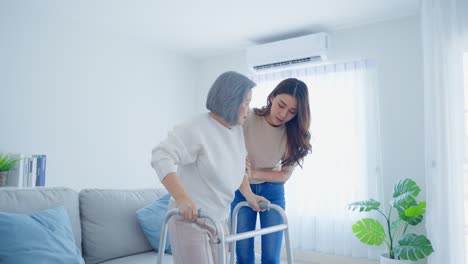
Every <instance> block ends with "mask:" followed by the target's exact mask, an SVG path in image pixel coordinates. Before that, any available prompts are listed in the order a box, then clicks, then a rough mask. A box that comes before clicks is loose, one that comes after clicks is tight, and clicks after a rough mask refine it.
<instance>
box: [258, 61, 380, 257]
mask: <svg viewBox="0 0 468 264" xmlns="http://www.w3.org/2000/svg"><path fill="white" fill-rule="evenodd" d="M374 72H375V70H374V66H373V65H372V63H370V62H369V61H365V60H364V61H356V62H349V63H340V64H333V65H323V66H318V67H312V68H307V69H297V70H288V71H282V72H279V73H270V74H263V75H256V76H252V78H253V79H254V81H256V82H257V84H258V86H257V88H255V89H254V90H253V100H252V105H253V106H254V107H259V106H263V105H265V103H266V98H267V95H268V94H269V93H270V92H271V90H272V89H273V88H274V87H275V86H276V85H277V84H278V83H279V81H281V80H283V79H285V78H288V77H295V78H298V79H300V80H302V81H304V82H305V83H306V84H307V86H308V87H309V97H310V108H311V133H312V154H310V155H309V156H308V157H307V158H306V159H305V162H304V168H303V169H300V168H299V167H298V168H296V170H295V171H294V173H293V175H292V177H291V178H290V180H289V181H288V182H287V184H286V211H287V213H288V217H289V222H290V226H291V239H292V244H293V246H294V247H295V248H298V249H301V250H313V251H318V252H322V253H325V254H333V255H342V256H355V257H370V258H375V257H377V255H378V250H377V249H375V248H371V247H368V246H365V245H363V244H362V243H360V242H359V241H358V240H357V239H356V238H355V237H354V235H353V234H352V230H351V226H352V224H353V223H354V220H356V219H355V218H354V216H353V215H354V214H350V213H349V212H348V211H347V208H346V205H347V204H348V203H350V202H353V201H356V200H361V199H367V198H369V197H372V198H374V199H380V198H381V197H380V193H381V192H380V190H381V186H380V182H381V181H380V178H379V177H380V175H379V171H380V169H381V168H380V140H379V131H378V128H379V123H378V113H379V111H378V109H379V108H378V103H377V102H378V96H377V91H376V86H375V81H374V80H375V76H374V74H375V73H374ZM370 250H371V251H372V252H371V251H370Z"/></svg>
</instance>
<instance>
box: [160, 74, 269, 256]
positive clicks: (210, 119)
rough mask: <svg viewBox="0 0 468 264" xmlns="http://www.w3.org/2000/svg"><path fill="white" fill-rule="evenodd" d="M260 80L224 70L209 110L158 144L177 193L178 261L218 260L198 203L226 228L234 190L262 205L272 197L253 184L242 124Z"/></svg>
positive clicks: (173, 229) (165, 179) (174, 234)
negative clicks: (253, 91)
mask: <svg viewBox="0 0 468 264" xmlns="http://www.w3.org/2000/svg"><path fill="white" fill-rule="evenodd" d="M254 86H255V83H254V82H252V81H251V80H250V79H248V78H247V77H245V76H243V75H241V74H239V73H236V72H225V73H223V74H221V75H220V76H219V77H218V78H217V79H216V81H215V82H214V83H213V85H212V87H211V89H210V91H209V93H208V98H207V101H206V107H207V108H208V110H209V112H208V113H203V114H200V115H198V116H195V117H193V118H192V119H191V120H188V121H187V122H185V123H183V124H181V125H179V126H176V127H175V128H174V129H173V131H172V132H170V133H169V136H168V137H167V138H166V139H165V140H164V141H163V142H161V143H160V144H159V145H158V146H157V147H156V148H154V150H153V156H152V161H151V164H152V166H153V168H154V169H155V170H156V173H157V174H158V176H159V178H160V179H161V182H162V184H163V185H164V186H165V187H166V189H167V190H168V191H169V192H170V193H171V194H172V197H173V199H172V200H171V203H170V205H169V208H174V207H177V208H179V210H180V212H181V215H180V216H175V217H172V218H171V221H170V222H169V234H170V238H171V243H172V252H173V255H174V263H176V264H184V263H207V264H208V263H217V248H216V235H217V234H215V228H214V226H213V225H212V224H211V223H210V222H209V221H207V220H206V219H198V209H199V208H201V209H202V210H204V212H206V213H207V214H210V215H212V216H213V217H214V218H215V219H219V220H220V221H221V222H222V224H223V225H224V226H225V229H226V230H227V223H228V219H229V206H230V203H231V201H232V200H233V198H234V192H235V191H236V190H237V189H238V188H239V191H240V192H241V193H242V194H243V195H244V197H245V198H246V200H247V201H248V202H250V203H251V204H252V205H254V209H255V210H257V211H258V210H260V208H258V206H257V203H258V202H260V201H264V202H268V201H267V200H266V199H265V198H263V197H261V196H258V195H255V194H254V193H253V192H252V190H251V189H250V185H249V181H248V176H247V174H246V172H247V171H248V168H246V163H245V160H246V157H247V151H246V148H245V144H244V134H243V130H242V125H243V123H244V122H245V120H246V118H247V116H248V113H249V104H250V100H251V97H252V91H251V90H252V88H253V87H254Z"/></svg>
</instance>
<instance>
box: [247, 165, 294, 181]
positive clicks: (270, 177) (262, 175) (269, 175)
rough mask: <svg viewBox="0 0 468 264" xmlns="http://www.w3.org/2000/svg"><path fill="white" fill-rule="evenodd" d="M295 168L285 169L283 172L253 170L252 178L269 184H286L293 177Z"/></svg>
mask: <svg viewBox="0 0 468 264" xmlns="http://www.w3.org/2000/svg"><path fill="white" fill-rule="evenodd" d="M293 170H294V167H284V168H282V169H281V170H274V169H273V170H271V169H264V170H262V169H260V170H252V174H251V178H253V179H255V180H260V181H267V182H286V181H287V180H289V177H291V174H292V172H293Z"/></svg>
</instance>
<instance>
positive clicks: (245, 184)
mask: <svg viewBox="0 0 468 264" xmlns="http://www.w3.org/2000/svg"><path fill="white" fill-rule="evenodd" d="M239 191H240V192H241V193H242V195H243V196H244V197H245V200H247V202H249V203H250V204H251V205H252V206H253V208H252V209H253V210H254V211H260V210H261V209H260V207H259V206H258V203H259V202H265V203H269V202H270V201H268V200H267V199H265V197H263V196H259V195H256V194H254V193H253V192H252V189H250V183H249V178H248V176H247V174H246V175H245V176H244V179H243V180H242V184H241V186H240V187H239Z"/></svg>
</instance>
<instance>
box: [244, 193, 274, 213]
mask: <svg viewBox="0 0 468 264" xmlns="http://www.w3.org/2000/svg"><path fill="white" fill-rule="evenodd" d="M245 199H246V200H247V202H248V203H249V204H251V205H252V209H253V210H254V211H257V212H258V211H264V209H263V210H262V209H260V206H258V203H259V202H264V203H267V204H269V203H270V201H268V200H267V199H266V198H265V197H263V196H259V195H256V194H254V193H250V194H249V195H247V196H245Z"/></svg>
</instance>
